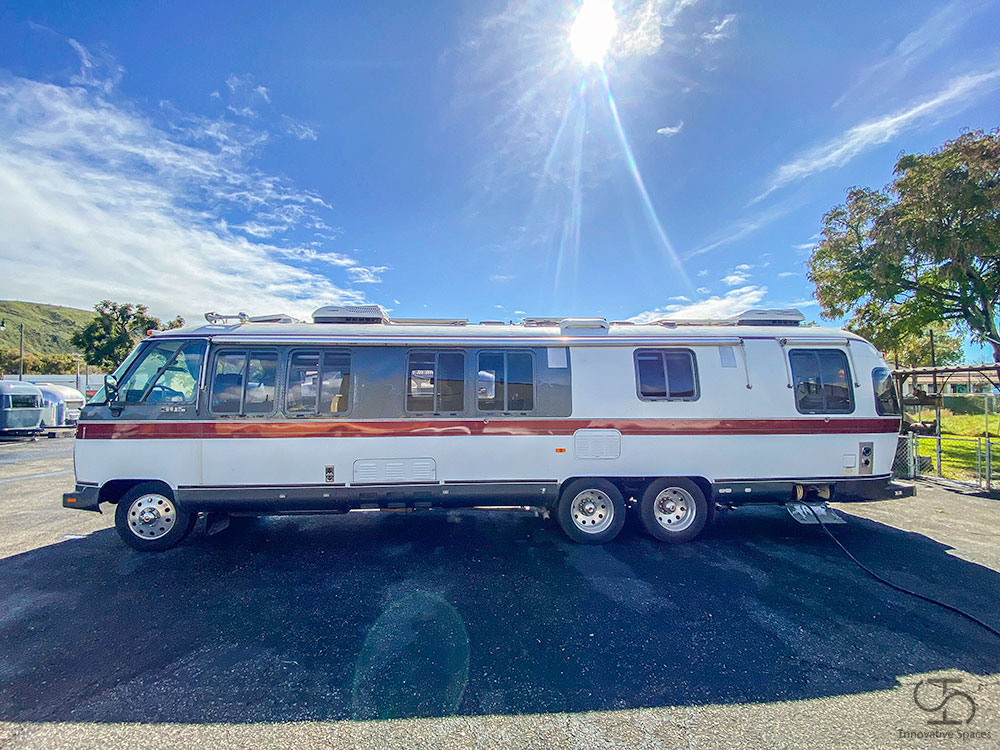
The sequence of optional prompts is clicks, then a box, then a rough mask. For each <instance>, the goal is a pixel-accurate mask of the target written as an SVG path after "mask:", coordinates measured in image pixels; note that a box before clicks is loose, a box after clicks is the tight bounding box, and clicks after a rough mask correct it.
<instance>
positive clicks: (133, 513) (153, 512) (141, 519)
mask: <svg viewBox="0 0 1000 750" xmlns="http://www.w3.org/2000/svg"><path fill="white" fill-rule="evenodd" d="M176 523H177V509H176V508H175V507H174V504H173V502H172V501H171V500H170V498H167V497H164V496H163V495H143V496H142V497H139V498H136V499H135V500H133V501H132V504H131V505H130V506H129V509H128V527H129V530H130V531H131V532H132V533H133V534H135V535H136V536H137V537H139V538H141V539H159V538H160V537H161V536H163V535H165V534H166V533H167V532H169V531H170V530H171V529H172V528H173V527H174V524H176Z"/></svg>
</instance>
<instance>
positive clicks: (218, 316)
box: [205, 312, 250, 325]
mask: <svg viewBox="0 0 1000 750" xmlns="http://www.w3.org/2000/svg"><path fill="white" fill-rule="evenodd" d="M205 320H207V321H208V322H209V323H211V324H212V325H219V324H220V323H225V322H226V321H227V320H234V321H236V322H238V323H249V322H250V316H249V315H247V314H246V313H245V312H241V313H235V314H234V315H225V314H223V313H217V312H207V313H205Z"/></svg>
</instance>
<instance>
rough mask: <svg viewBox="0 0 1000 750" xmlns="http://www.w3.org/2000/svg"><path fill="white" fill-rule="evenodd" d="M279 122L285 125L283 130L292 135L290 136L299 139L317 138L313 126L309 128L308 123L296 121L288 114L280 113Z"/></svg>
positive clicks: (312, 139)
mask: <svg viewBox="0 0 1000 750" xmlns="http://www.w3.org/2000/svg"><path fill="white" fill-rule="evenodd" d="M281 122H282V123H283V124H284V126H285V132H286V133H287V134H288V135H290V136H292V138H295V139H297V140H300V141H315V140H316V139H317V138H319V136H318V135H317V133H316V130H315V128H311V127H309V126H308V125H305V124H303V123H301V122H298V121H297V120H294V119H292V118H291V117H289V116H288V115H282V116H281Z"/></svg>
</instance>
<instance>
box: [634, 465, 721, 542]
mask: <svg viewBox="0 0 1000 750" xmlns="http://www.w3.org/2000/svg"><path fill="white" fill-rule="evenodd" d="M639 515H640V517H641V518H642V525H643V526H644V527H645V529H646V531H647V532H649V534H650V535H651V536H654V537H656V538H657V539H659V540H660V541H661V542H671V543H673V544H680V543H681V542H690V541H691V540H692V539H694V538H695V537H696V536H698V534H700V533H701V530H702V529H704V528H705V522H706V521H708V502H707V501H706V500H705V493H704V492H702V491H701V488H700V487H699V486H698V485H697V484H695V483H694V482H692V481H691V480H690V479H683V478H677V479H657V480H655V481H653V482H650V484H649V486H648V487H647V488H646V491H645V492H643V493H642V500H641V501H640V502H639Z"/></svg>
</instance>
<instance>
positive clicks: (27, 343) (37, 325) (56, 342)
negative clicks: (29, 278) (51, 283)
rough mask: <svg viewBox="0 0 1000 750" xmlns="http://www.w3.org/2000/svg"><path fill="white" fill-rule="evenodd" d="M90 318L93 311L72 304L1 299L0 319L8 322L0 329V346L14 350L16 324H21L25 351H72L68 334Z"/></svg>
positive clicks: (39, 352)
mask: <svg viewBox="0 0 1000 750" xmlns="http://www.w3.org/2000/svg"><path fill="white" fill-rule="evenodd" d="M93 317H94V313H93V312H91V311H89V310H78V309H77V308H75V307H60V306H59V305H43V304H41V303H38V302H11V301H3V300H0V319H6V322H7V329H6V330H5V331H0V349H13V350H15V351H17V345H18V323H24V351H26V352H31V353H32V354H71V353H73V352H75V351H76V349H75V348H74V347H73V345H72V344H71V343H70V342H69V340H70V337H71V336H72V335H73V334H74V333H75V332H76V331H77V330H78V329H80V328H82V327H83V326H85V325H86V324H87V323H89V322H90V320H91V319H92V318H93Z"/></svg>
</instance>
